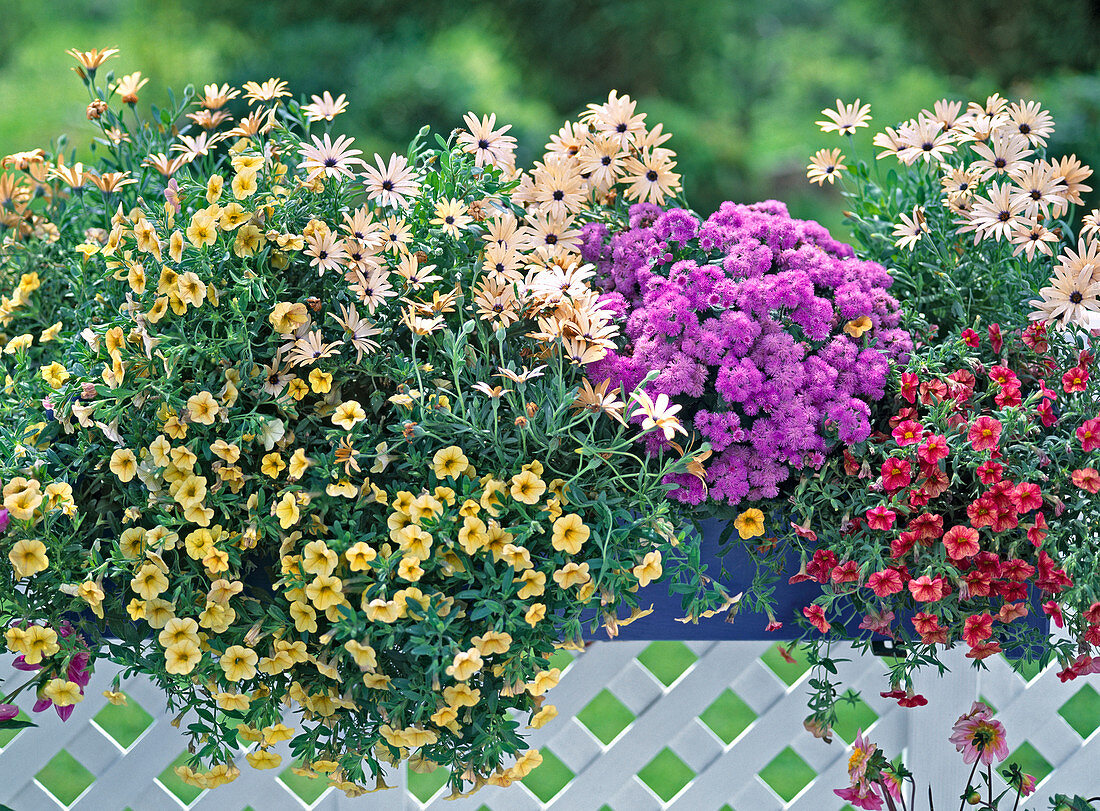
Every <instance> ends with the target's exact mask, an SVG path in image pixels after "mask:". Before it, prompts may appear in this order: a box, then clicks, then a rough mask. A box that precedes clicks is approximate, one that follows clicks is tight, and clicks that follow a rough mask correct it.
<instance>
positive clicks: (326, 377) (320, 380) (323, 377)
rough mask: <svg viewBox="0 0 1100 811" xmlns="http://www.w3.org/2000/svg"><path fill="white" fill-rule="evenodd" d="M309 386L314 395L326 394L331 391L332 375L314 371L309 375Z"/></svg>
mask: <svg viewBox="0 0 1100 811" xmlns="http://www.w3.org/2000/svg"><path fill="white" fill-rule="evenodd" d="M309 385H310V387H311V388H312V389H313V392H314V393H315V394H327V393H328V392H329V391H331V390H332V375H330V374H329V373H328V372H322V371H321V370H320V369H314V370H313V371H312V372H310V373H309Z"/></svg>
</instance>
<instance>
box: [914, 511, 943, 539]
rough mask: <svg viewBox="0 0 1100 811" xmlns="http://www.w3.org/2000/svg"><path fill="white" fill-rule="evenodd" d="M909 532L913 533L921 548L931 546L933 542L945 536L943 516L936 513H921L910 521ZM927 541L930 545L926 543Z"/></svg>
mask: <svg viewBox="0 0 1100 811" xmlns="http://www.w3.org/2000/svg"><path fill="white" fill-rule="evenodd" d="M909 531H910V532H912V533H913V535H914V536H915V537H916V539H917V540H918V541H919V542H920V543H921V546H931V545H932V541H935V540H937V539H938V538H939V537H940V536H942V535H943V516H942V515H936V514H935V513H921V514H920V515H918V516H915V517H913V518H911V519H909ZM925 541H927V542H928V543H925Z"/></svg>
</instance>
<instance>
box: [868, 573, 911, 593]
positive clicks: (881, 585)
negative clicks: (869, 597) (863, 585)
mask: <svg viewBox="0 0 1100 811" xmlns="http://www.w3.org/2000/svg"><path fill="white" fill-rule="evenodd" d="M867 588H869V589H871V591H873V592H874V593H875V596H876V597H889V596H890V595H891V594H897V593H898V592H899V591H901V590H902V588H903V586H902V582H901V572H899V571H898V570H897V569H883V570H882V571H881V572H872V573H871V576H870V577H868V578H867Z"/></svg>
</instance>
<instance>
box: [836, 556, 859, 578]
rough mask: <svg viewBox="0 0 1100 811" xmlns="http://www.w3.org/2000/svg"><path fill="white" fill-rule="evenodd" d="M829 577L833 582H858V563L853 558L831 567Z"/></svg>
mask: <svg viewBox="0 0 1100 811" xmlns="http://www.w3.org/2000/svg"><path fill="white" fill-rule="evenodd" d="M831 578H832V581H833V582H834V583H858V582H859V564H858V563H857V562H856V561H854V560H846V561H844V562H843V563H841V564H840V565H838V566H835V567H833V572H832V575H831Z"/></svg>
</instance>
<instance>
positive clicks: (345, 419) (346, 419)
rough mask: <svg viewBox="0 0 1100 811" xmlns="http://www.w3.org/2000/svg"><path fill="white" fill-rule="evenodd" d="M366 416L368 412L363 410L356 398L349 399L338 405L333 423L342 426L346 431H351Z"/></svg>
mask: <svg viewBox="0 0 1100 811" xmlns="http://www.w3.org/2000/svg"><path fill="white" fill-rule="evenodd" d="M366 418H367V412H365V411H364V410H363V408H362V406H360V405H359V403H357V402H356V401H355V400H347V401H345V402H343V403H340V405H338V406H337V407H336V411H335V412H334V413H333V415H332V424H333V425H338V426H340V427H341V428H343V429H344V430H345V431H350V430H351V429H352V428H354V427H355V426H356V425H357V424H358V423H360V422H362V421H363V420H365V419H366Z"/></svg>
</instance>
